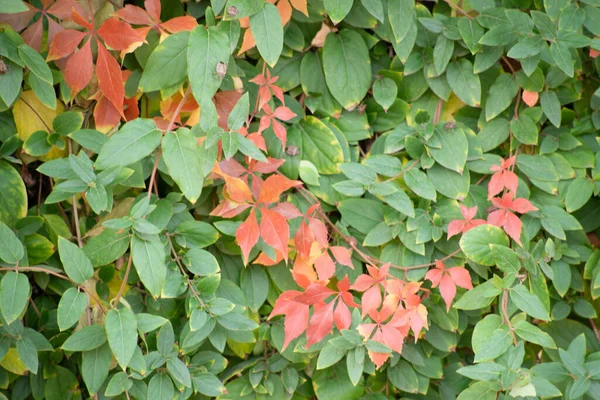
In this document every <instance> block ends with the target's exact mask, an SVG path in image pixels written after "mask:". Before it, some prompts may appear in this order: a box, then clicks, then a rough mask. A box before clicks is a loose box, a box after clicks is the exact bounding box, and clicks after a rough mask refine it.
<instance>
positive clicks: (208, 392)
mask: <svg viewBox="0 0 600 400" xmlns="http://www.w3.org/2000/svg"><path fill="white" fill-rule="evenodd" d="M192 383H193V384H194V389H195V390H197V391H198V392H200V393H202V394H203V395H205V396H211V397H214V396H222V395H223V394H225V393H227V390H226V389H225V386H223V382H221V381H220V380H219V378H217V377H216V376H215V375H213V374H211V373H209V372H198V373H195V374H194V375H192Z"/></svg>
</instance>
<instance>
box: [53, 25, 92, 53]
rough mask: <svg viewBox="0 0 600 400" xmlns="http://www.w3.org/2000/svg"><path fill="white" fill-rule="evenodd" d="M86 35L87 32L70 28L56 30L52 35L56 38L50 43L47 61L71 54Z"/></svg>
mask: <svg viewBox="0 0 600 400" xmlns="http://www.w3.org/2000/svg"><path fill="white" fill-rule="evenodd" d="M87 35H88V34H87V32H79V31H76V30H72V29H65V30H64V31H60V32H58V33H57V34H56V35H55V36H54V38H55V39H56V40H54V41H53V42H52V44H51V45H50V51H49V52H48V57H47V61H53V60H59V59H61V58H65V57H67V56H68V55H70V54H72V53H73V52H74V51H75V50H77V46H79V43H81V41H82V40H83V38H85V37H86V36H87Z"/></svg>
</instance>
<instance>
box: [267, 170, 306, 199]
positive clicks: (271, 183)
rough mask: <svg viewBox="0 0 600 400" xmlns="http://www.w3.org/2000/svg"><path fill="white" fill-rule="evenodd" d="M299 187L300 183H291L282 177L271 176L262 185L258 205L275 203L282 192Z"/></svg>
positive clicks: (291, 181)
mask: <svg viewBox="0 0 600 400" xmlns="http://www.w3.org/2000/svg"><path fill="white" fill-rule="evenodd" d="M300 185H302V182H300V181H293V180H291V179H288V178H286V177H285V176H283V175H271V176H269V177H268V178H267V180H265V183H264V184H263V185H262V189H261V191H260V197H259V198H258V203H276V202H278V201H279V196H281V194H282V193H283V192H285V191H286V190H288V189H290V188H293V187H295V186H300Z"/></svg>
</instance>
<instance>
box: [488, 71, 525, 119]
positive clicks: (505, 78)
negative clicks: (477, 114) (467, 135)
mask: <svg viewBox="0 0 600 400" xmlns="http://www.w3.org/2000/svg"><path fill="white" fill-rule="evenodd" d="M518 91H519V86H518V85H517V83H516V82H515V79H514V78H513V77H512V75H510V74H502V75H500V76H499V77H498V78H497V79H496V81H495V82H494V84H493V85H492V87H491V88H490V92H489V95H488V98H487V99H486V101H485V119H486V121H489V120H491V119H494V118H495V117H496V116H498V115H499V114H500V113H501V112H502V111H504V110H506V109H507V108H508V106H510V103H512V101H513V100H514V98H515V96H516V95H517V92H518Z"/></svg>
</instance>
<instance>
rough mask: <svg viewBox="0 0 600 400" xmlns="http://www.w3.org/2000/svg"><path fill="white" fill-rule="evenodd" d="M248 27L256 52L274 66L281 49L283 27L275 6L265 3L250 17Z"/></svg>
mask: <svg viewBox="0 0 600 400" xmlns="http://www.w3.org/2000/svg"><path fill="white" fill-rule="evenodd" d="M250 29H251V30H252V35H253V36H254V41H255V42H256V47H257V48H258V52H259V53H260V55H261V56H262V58H264V60H265V61H266V63H267V64H269V65H270V66H271V67H274V66H275V64H277V60H279V56H280V55H281V50H282V49H283V27H282V25H281V16H280V15H279V10H277V7H275V5H273V4H271V3H265V5H264V7H263V8H262V10H260V11H259V12H257V13H256V14H254V15H252V16H251V17H250Z"/></svg>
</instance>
